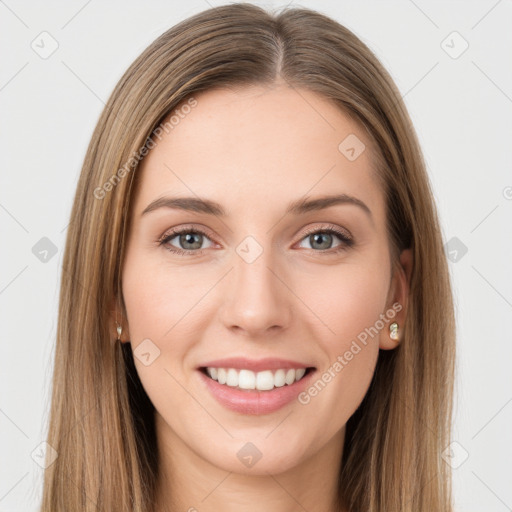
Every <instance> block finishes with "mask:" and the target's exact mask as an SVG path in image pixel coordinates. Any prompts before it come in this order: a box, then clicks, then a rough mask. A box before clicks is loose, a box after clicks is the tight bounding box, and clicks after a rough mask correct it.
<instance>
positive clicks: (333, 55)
mask: <svg viewBox="0 0 512 512" xmlns="http://www.w3.org/2000/svg"><path fill="white" fill-rule="evenodd" d="M277 79H282V80H285V81H286V82H287V83H288V85H290V86H291V87H294V88H304V89H308V90H311V91H314V92H317V93H319V94H321V95H322V96H323V97H325V98H328V99H329V100H330V101H332V102H334V104H335V105H337V106H338V107H339V108H340V109H341V110H342V111H343V112H344V113H346V114H348V115H350V116H352V117H353V118H354V119H357V120H358V122H359V123H361V125H362V126H363V127H364V128H365V129H366V130H367V132H368V134H369V136H370V138H371V140H372V141H373V144H374V148H373V149H372V158H373V162H374V164H375V168H376V170H377V171H378V176H379V178H380V179H381V181H382V186H383V190H384V193H385V197H386V205H387V228H388V235H389V242H390V247H391V248H392V253H393V261H394V264H398V260H397V258H398V255H399V253H400V251H401V250H402V249H405V248H411V250H412V253H413V258H414V263H413V268H412V272H411V276H410V295H409V298H408V299H409V300H408V308H407V317H406V321H405V326H404V329H405V330H404V332H403V337H402V342H401V344H400V346H399V347H398V348H397V349H395V350H390V351H381V353H380V355H379V359H378V362H377V367H376V370H375V374H374V377H373V380H372V383H371V385H370V388H369V390H368V392H367V394H366V396H365V398H364V400H363V402H362V403H361V405H360V407H359V408H358V410H357V411H356V412H355V413H354V415H353V416H352V417H351V418H350V420H349V421H348V424H347V430H346V436H345V446H344V450H343V455H342V459H343V460H342V471H341V474H340V478H339V493H340V496H343V501H344V502H345V503H346V504H347V506H348V507H349V509H350V510H351V511H353V512H358V511H365V512H390V511H393V512H398V511H414V512H432V511H434V510H435V511H436V512H449V511H451V510H452V505H451V480H450V479H451V475H450V471H449V466H448V465H447V464H445V463H444V461H443V460H442V458H441V453H442V451H443V450H444V449H445V448H446V447H447V445H448V444H449V442H450V430H451V414H452V393H453V378H454V376H453V373H454V359H455V345H454V344H455V340H454V338H455V323H454V311H453V309H454V307H453V302H452V301H453V299H452V292H451V285H450V279H449V272H448V268H447V261H446V258H445V254H444V250H443V242H442V234H441V230H440V224H439V221H438V216H437V212H436V207H435V203H434V199H433V194H432V191H431V186H430V183H429V179H428V175H427V173H426V168H425V163H424V160H423V157H422V154H421V150H420V147H419V144H418V140H417V137H416V134H415V131H414V128H413V126H412V123H411V120H410V118H409V116H408V114H407V111H406V109H405V106H404V103H403V101H402V99H401V96H400V93H399V91H398V90H397V88H396V86H395V84H394V83H393V81H392V79H391V77H390V76H389V74H388V73H387V72H386V70H385V69H384V68H383V66H382V65H381V64H380V62H379V61H378V60H377V58H376V57H375V55H374V54H373V53H372V52H371V51H370V50H369V49H368V47H367V46H366V45H365V44H364V43H363V42H362V41H361V40H360V39H359V38H358V37H357V36H356V35H354V34H353V33H352V32H351V31H350V30H348V29H347V28H345V27H343V26H342V25H340V24H339V23H337V22H335V21H334V20H332V19H330V18H329V17H327V16H325V15H323V14H321V13H318V12H315V11H312V10H309V9H305V8H293V9H285V10H283V11H281V12H277V13H273V14H271V13H269V12H267V11H265V10H263V9H261V8H259V7H257V6H254V5H251V4H244V3H239V4H232V5H225V6H220V7H216V8H212V9H208V10H205V11H203V12H201V13H199V14H197V15H195V16H193V17H190V18H188V19H186V20H184V21H182V22H181V23H179V24H177V25H175V26H174V27H172V28H171V29H169V30H167V31H166V32H165V33H163V34H162V35H161V36H160V37H158V38H157V39H156V40H155V41H154V42H153V43H152V44H151V45H150V46H149V47H148V48H147V49H146V50H145V51H144V52H143V53H142V54H141V55H140V56H139V57H138V58H137V59H136V60H135V62H133V64H132V65H131V66H130V67H129V69H128V70H127V71H126V72H125V74H124V75H123V76H122V78H121V80H120V81H119V83H118V84H117V86H116V87H115V89H114V91H113V93H112V95H111V97H110V99H109V100H108V103H107V104H106V106H105V108H104V110H103V112H102V114H101V117H100V119H99V121H98V124H97V126H96V129H95V131H94V133H93V136H92V140H91V141H90V144H89V147H88V150H87V153H86V156H85V161H84V164H83V167H82V171H81V175H80V179H79V182H78V186H77V191H76V196H75V199H74V204H73V209H72V213H71V219H70V224H69V228H68V233H67V240H66V247H65V254H64V260H63V268H62V281H61V289H60V304H59V318H58V330H57V342H56V351H55V364H54V376H53V387H52V403H51V411H50V420H49V434H48V443H49V444H50V445H51V446H52V447H53V448H54V449H55V450H56V451H57V453H58V457H57V459H56V460H55V461H54V462H53V463H52V464H51V465H50V466H49V467H48V468H47V469H46V471H45V478H44V490H43V502H42V508H41V511H42V512H64V511H65V512H69V511H77V510H80V511H94V512H97V510H108V511H110V512H117V511H119V512H121V511H122V512H126V511H127V510H133V511H137V512H150V511H152V510H153V503H154V494H155V484H156V481H157V476H158V454H157V450H156V442H155V431H154V423H153V421H154V419H153V413H154V409H153V406H152V404H151V402H150V401H149V398H148V397H147V395H146V393H145V392H144V390H143V389H142V386H141V384H140V381H139V379H138V375H137V372H136V370H135V367H134V364H133V359H132V354H131V350H130V349H129V344H120V343H118V342H117V343H116V342H115V341H114V339H115V336H113V335H112V318H111V312H112V304H113V303H115V301H118V302H119V304H120V307H121V308H122V311H123V314H125V317H126V310H125V309H124V303H123V300H122V293H121V287H120V282H121V269H122V264H123V259H124V253H125V240H126V237H127V228H128V222H127V221H128V218H129V217H128V216H129V211H130V204H131V200H132V197H133V193H134V190H135V185H136V184H137V176H138V174H137V169H138V164H139V161H140V159H141V158H142V156H143V155H144V154H145V153H146V152H147V149H148V147H149V146H148V143H149V141H152V140H153V138H154V135H155V130H156V129H157V127H158V126H159V125H160V123H162V121H163V120H165V119H166V118H167V116H168V115H169V114H170V113H171V112H172V111H173V109H176V108H177V106H178V105H183V104H186V102H187V101H189V100H190V99H191V98H193V96H194V94H198V93H199V92H200V91H203V90H207V89H212V88H214V87H231V86H243V85H245V84H247V85H249V84H272V83H273V82H275V81H276V80H277ZM126 346H128V349H126V348H125V347H126Z"/></svg>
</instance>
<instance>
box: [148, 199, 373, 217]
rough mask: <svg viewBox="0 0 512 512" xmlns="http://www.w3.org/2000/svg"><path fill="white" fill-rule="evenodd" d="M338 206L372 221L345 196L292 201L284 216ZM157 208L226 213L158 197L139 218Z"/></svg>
mask: <svg viewBox="0 0 512 512" xmlns="http://www.w3.org/2000/svg"><path fill="white" fill-rule="evenodd" d="M339 204H351V205H355V206H357V207H359V208H361V209H362V210H363V211H364V212H365V213H366V214H367V215H368V216H369V217H370V219H371V220H372V222H373V218H372V212H371V210H370V208H368V206H367V205H366V204H365V203H364V202H363V201H361V200H360V199H358V198H357V197H354V196H350V195H347V194H337V195H326V196H321V197H318V198H315V199H309V198H307V197H305V198H303V199H299V200H297V201H292V202H291V203H290V204H289V205H288V207H287V209H286V212H285V214H293V215H302V214H305V213H308V212H311V211H319V210H324V209H326V208H329V207H331V206H335V205H339ZM159 208H171V209H176V210H185V211H190V212H195V213H205V214H207V215H215V216H218V217H226V216H227V213H226V210H224V208H223V207H222V206H221V205H220V204H219V203H217V202H216V201H212V200H210V199H203V198H199V197H160V198H158V199H156V200H155V201H153V202H151V203H150V204H149V205H148V206H147V207H146V208H145V210H144V211H143V212H142V214H141V216H143V215H146V214H148V213H150V212H152V211H155V210H157V209H159Z"/></svg>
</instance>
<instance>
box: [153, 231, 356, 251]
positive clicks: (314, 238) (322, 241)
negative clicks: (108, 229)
mask: <svg viewBox="0 0 512 512" xmlns="http://www.w3.org/2000/svg"><path fill="white" fill-rule="evenodd" d="M335 238H337V239H338V240H339V241H340V243H339V245H338V246H335V247H334V248H332V247H331V246H332V243H333V240H334V239H335ZM174 239H176V242H175V243H177V244H179V245H180V246H181V247H176V245H174V244H172V243H171V242H172V241H173V240H174ZM205 239H206V240H209V241H210V242H211V239H210V237H209V235H208V233H207V232H206V231H205V230H203V229H201V228H197V227H194V228H192V227H190V226H185V227H182V228H177V229H173V230H171V231H170V232H167V233H165V235H163V237H162V238H161V239H160V240H159V241H158V244H159V245H161V246H164V247H165V249H167V250H168V251H170V252H172V253H175V254H179V255H191V256H192V255H194V256H197V255H198V254H201V253H202V252H203V250H204V249H205V248H203V247H202V245H203V242H204V240H205ZM303 240H307V241H308V242H309V243H310V247H309V248H307V249H310V250H313V251H314V252H320V253H325V252H326V253H329V254H332V253H337V252H340V251H343V250H346V249H348V248H350V247H352V246H353V245H354V240H353V238H352V237H351V236H350V234H349V233H348V232H345V231H342V230H341V229H340V228H337V227H336V226H333V225H328V226H326V227H321V228H315V229H309V230H307V231H306V235H305V236H304V237H303V238H302V239H301V241H303ZM212 245H213V243H212ZM212 245H210V247H211V246H212ZM317 249H318V250H317Z"/></svg>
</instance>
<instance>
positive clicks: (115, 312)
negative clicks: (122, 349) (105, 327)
mask: <svg viewBox="0 0 512 512" xmlns="http://www.w3.org/2000/svg"><path fill="white" fill-rule="evenodd" d="M118 325H120V326H121V337H120V339H121V342H122V343H128V342H129V341H130V332H129V330H128V321H127V319H126V318H125V316H124V315H123V313H122V311H121V308H120V306H119V301H118V300H117V298H116V297H114V298H113V299H112V302H111V303H110V318H109V332H110V333H111V337H112V339H113V340H117V338H118V333H117V326H118Z"/></svg>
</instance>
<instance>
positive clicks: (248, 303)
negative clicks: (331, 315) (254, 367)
mask: <svg viewBox="0 0 512 512" xmlns="http://www.w3.org/2000/svg"><path fill="white" fill-rule="evenodd" d="M270 253H271V251H270V250H265V251H263V253H262V254H261V255H260V256H259V257H258V258H257V259H256V260H255V261H253V262H250V263H249V262H247V261H245V260H244V259H243V258H242V257H240V256H239V255H238V254H237V253H236V252H235V253H234V256H233V266H234V268H233V269H232V271H231V272H230V273H229V276H227V277H228V279H227V280H226V281H227V284H226V287H225V288H224V290H223V296H224V300H223V302H222V306H221V307H220V310H219V315H220V319H221V321H222V323H223V324H224V325H225V327H226V328H227V329H229V330H231V331H233V332H235V333H237V334H243V335H245V336H247V337H251V338H258V337H262V336H267V337H268V335H269V334H271V333H273V332H274V331H275V332H276V333H277V332H279V331H281V330H283V329H286V328H287V327H288V325H289V322H290V318H291V304H292V299H293V293H292V292H291V291H290V289H289V288H288V287H287V285H288V286H290V285H289V284H288V283H287V278H286V275H285V273H284V271H282V266H281V265H278V263H276V261H275V258H274V259H272V258H271V254H270ZM292 288H293V287H292Z"/></svg>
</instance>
